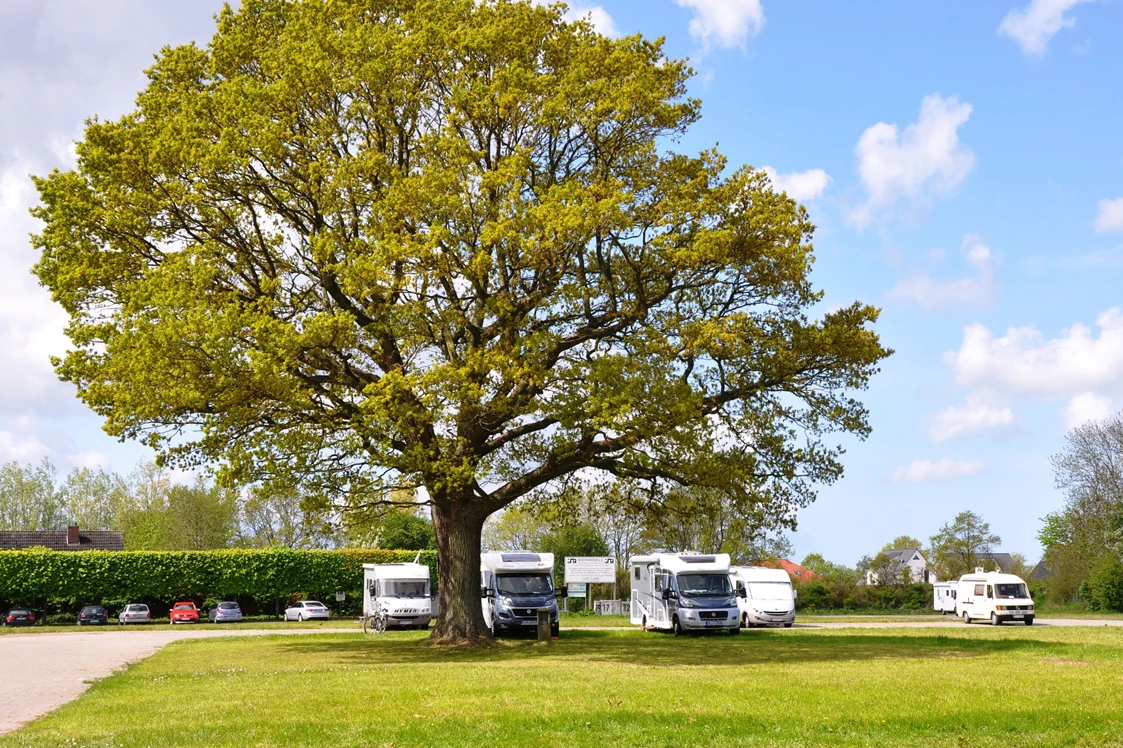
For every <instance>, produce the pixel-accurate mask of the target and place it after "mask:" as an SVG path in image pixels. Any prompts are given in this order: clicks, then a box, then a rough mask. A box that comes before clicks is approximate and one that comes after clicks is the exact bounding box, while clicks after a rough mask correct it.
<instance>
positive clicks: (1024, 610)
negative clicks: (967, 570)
mask: <svg viewBox="0 0 1123 748" xmlns="http://www.w3.org/2000/svg"><path fill="white" fill-rule="evenodd" d="M956 593H957V594H956V601H955V603H956V613H957V614H958V615H959V616H960V617H961V618H963V622H964V623H971V621H990V623H991V625H992V626H997V625H999V624H1001V623H1005V622H1006V621H1014V622H1015V623H1025V625H1027V626H1032V625H1033V614H1034V609H1033V600H1032V599H1031V598H1030V596H1029V589H1028V588H1027V587H1026V583H1025V580H1023V579H1022V578H1021V577H1019V576H1015V575H1013V574H1002V573H1000V572H997V571H988V572H984V571H983V570H982V569H981V568H979V569H975V573H974V574H964V575H963V576H961V577H960V578H959V584H958V588H957V589H956Z"/></svg>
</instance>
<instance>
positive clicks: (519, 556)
mask: <svg viewBox="0 0 1123 748" xmlns="http://www.w3.org/2000/svg"><path fill="white" fill-rule="evenodd" d="M480 582H481V584H482V587H483V590H482V592H483V595H482V597H483V609H484V621H485V622H486V623H487V625H488V627H489V628H490V629H491V634H492V636H499V633H500V632H501V631H505V630H506V631H518V630H522V631H533V630H534V627H535V626H537V625H538V609H539V608H548V609H549V610H550V634H551V635H553V636H557V635H558V632H559V625H558V597H559V595H560V596H561V597H565V588H562V589H561V590H560V591H559V590H557V589H556V588H555V587H554V554H552V553H534V552H532V551H491V552H489V553H483V554H481V555H480Z"/></svg>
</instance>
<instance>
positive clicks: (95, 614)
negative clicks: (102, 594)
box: [78, 605, 109, 626]
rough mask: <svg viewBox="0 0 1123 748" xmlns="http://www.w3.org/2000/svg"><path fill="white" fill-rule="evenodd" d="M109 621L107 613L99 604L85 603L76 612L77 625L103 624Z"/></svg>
mask: <svg viewBox="0 0 1123 748" xmlns="http://www.w3.org/2000/svg"><path fill="white" fill-rule="evenodd" d="M107 623H109V613H107V612H106V610H105V608H103V607H102V606H100V605H87V606H86V607H84V608H82V610H80V611H79V612H78V625H79V626H104V625H105V624H107Z"/></svg>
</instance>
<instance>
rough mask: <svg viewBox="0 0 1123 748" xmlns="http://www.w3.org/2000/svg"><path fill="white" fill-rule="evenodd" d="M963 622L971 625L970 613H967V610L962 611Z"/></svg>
mask: <svg viewBox="0 0 1123 748" xmlns="http://www.w3.org/2000/svg"><path fill="white" fill-rule="evenodd" d="M963 622H964V623H966V624H967V625H968V626H970V625H971V614H970V613H968V612H967V611H963Z"/></svg>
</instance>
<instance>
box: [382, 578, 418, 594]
mask: <svg viewBox="0 0 1123 748" xmlns="http://www.w3.org/2000/svg"><path fill="white" fill-rule="evenodd" d="M382 589H383V594H384V595H386V596H387V597H429V583H428V582H426V581H425V580H423V579H411V580H409V581H394V580H387V581H384V582H383V583H382Z"/></svg>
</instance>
